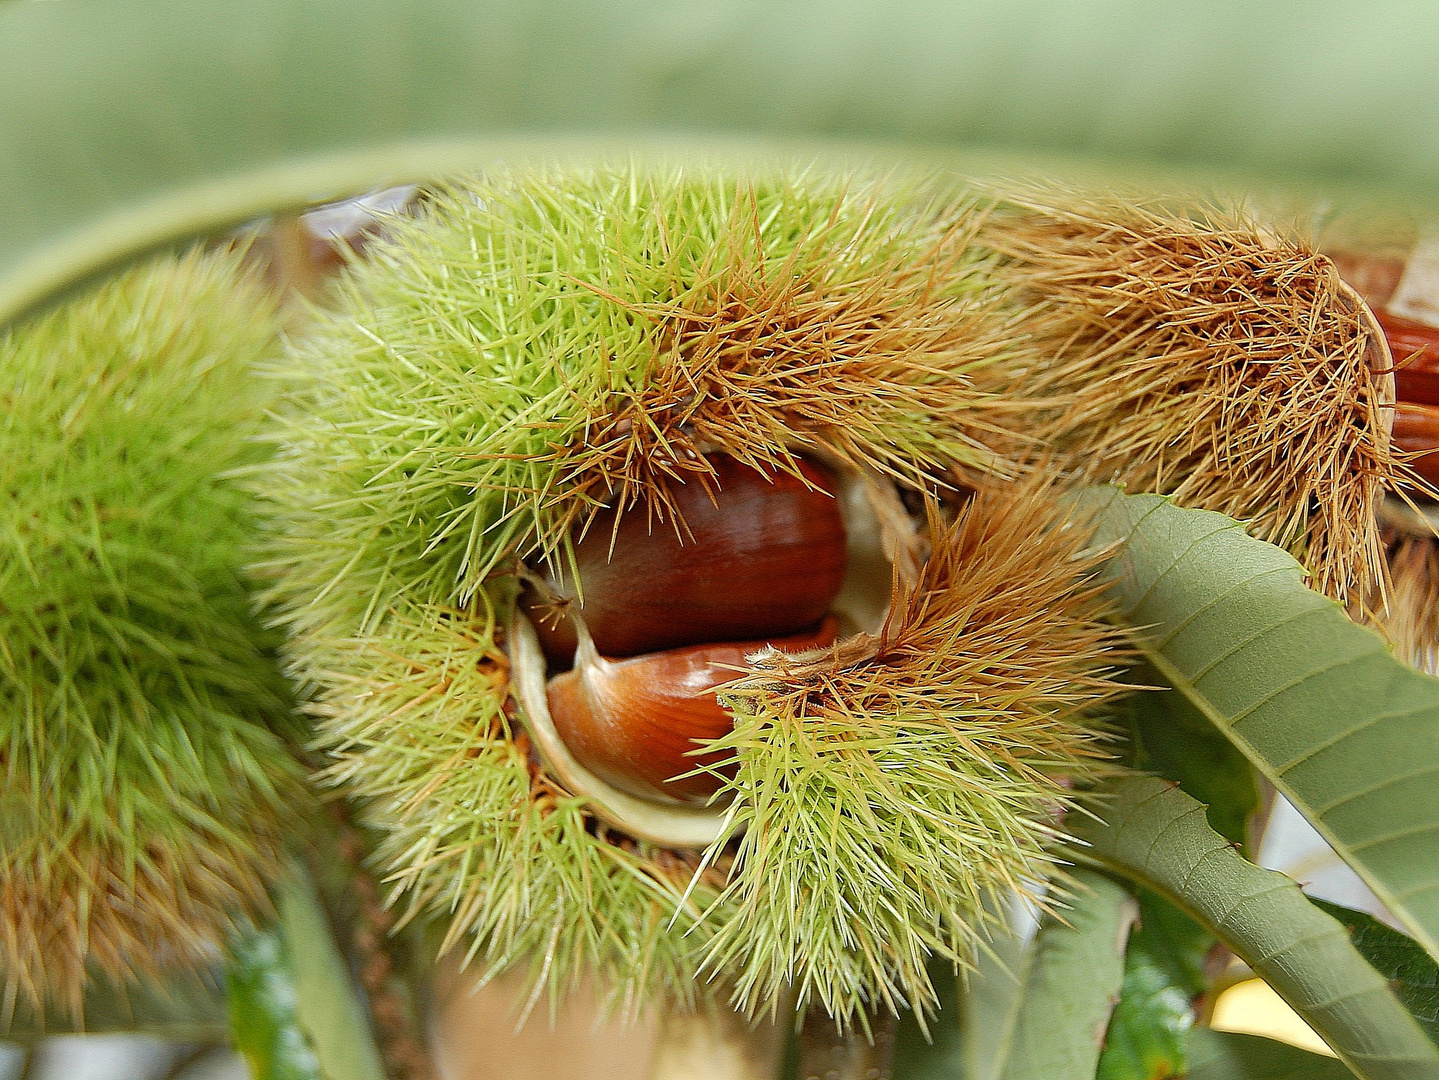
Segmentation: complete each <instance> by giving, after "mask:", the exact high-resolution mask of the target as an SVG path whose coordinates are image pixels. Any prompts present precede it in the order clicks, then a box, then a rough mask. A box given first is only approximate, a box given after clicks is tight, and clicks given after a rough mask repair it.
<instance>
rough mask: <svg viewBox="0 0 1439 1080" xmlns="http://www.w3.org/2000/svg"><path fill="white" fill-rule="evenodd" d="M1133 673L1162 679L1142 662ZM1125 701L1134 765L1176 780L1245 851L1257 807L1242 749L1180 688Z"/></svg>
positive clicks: (1153, 681) (1145, 680) (1146, 680)
mask: <svg viewBox="0 0 1439 1080" xmlns="http://www.w3.org/2000/svg"><path fill="white" fill-rule="evenodd" d="M1134 678H1135V681H1136V682H1138V683H1141V684H1143V685H1146V686H1154V685H1162V679H1161V678H1160V677H1159V676H1158V675H1157V674H1153V673H1152V670H1145V668H1141V669H1140V670H1139V671H1137V672H1135V675H1134ZM1125 705H1126V707H1127V709H1128V711H1129V721H1130V732H1131V742H1132V747H1133V755H1134V761H1133V764H1134V767H1135V768H1136V769H1138V770H1140V771H1141V772H1151V773H1154V774H1156V775H1157V776H1163V777H1165V778H1166V779H1168V780H1175V781H1178V783H1179V786H1180V787H1182V788H1184V790H1185V791H1187V792H1188V793H1189V794H1191V795H1193V796H1194V797H1195V798H1196V799H1198V800H1199V801H1200V802H1202V803H1204V804H1205V806H1207V807H1208V808H1209V809H1208V816H1209V824H1210V826H1211V827H1212V828H1213V829H1214V831H1215V832H1217V833H1218V834H1219V835H1220V836H1222V837H1224V838H1225V839H1226V840H1229V841H1230V842H1231V843H1234V844H1238V845H1239V847H1240V850H1242V851H1245V852H1246V854H1247V853H1248V852H1247V848H1248V843H1249V837H1248V828H1247V827H1248V824H1249V819H1250V817H1251V816H1252V815H1253V814H1254V813H1255V812H1256V811H1257V810H1258V809H1259V785H1258V784H1257V783H1256V782H1255V779H1254V769H1253V768H1252V767H1251V766H1250V764H1249V762H1248V760H1246V759H1245V757H1244V755H1243V754H1242V753H1240V751H1239V750H1238V749H1237V748H1236V747H1235V746H1234V744H1233V743H1231V742H1230V741H1229V740H1228V739H1226V738H1225V737H1224V736H1223V735H1221V734H1220V733H1219V732H1218V731H1216V730H1215V728H1214V725H1213V724H1211V723H1210V722H1209V721H1208V720H1207V719H1206V718H1205V716H1204V714H1203V713H1201V712H1200V711H1199V710H1198V709H1196V708H1195V707H1194V705H1193V704H1191V703H1190V702H1189V700H1188V699H1187V698H1185V697H1184V696H1183V695H1181V694H1175V693H1172V692H1164V691H1159V692H1149V693H1135V694H1131V695H1129V697H1128V698H1127V699H1126V702H1125Z"/></svg>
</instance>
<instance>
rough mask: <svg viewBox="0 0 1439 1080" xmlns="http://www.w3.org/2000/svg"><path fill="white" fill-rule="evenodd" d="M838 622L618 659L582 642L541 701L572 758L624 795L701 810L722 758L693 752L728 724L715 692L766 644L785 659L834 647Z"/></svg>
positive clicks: (832, 620) (714, 786) (717, 784)
mask: <svg viewBox="0 0 1439 1080" xmlns="http://www.w3.org/2000/svg"><path fill="white" fill-rule="evenodd" d="M837 633H838V620H836V619H835V618H834V617H833V616H831V617H829V618H826V619H825V620H824V622H823V623H822V624H821V625H820V626H819V628H818V629H815V630H811V631H808V632H806V633H802V634H795V635H790V636H787V637H782V638H769V639H767V640H760V641H746V642H737V643H723V644H708V645H691V646H688V647H686V648H681V649H671V650H668V651H666V652H656V653H649V654H647V655H644V656H634V657H630V658H629V659H625V660H606V659H605V658H604V657H602V656H600V655H599V654H598V653H597V652H596V650H595V648H594V646H593V644H592V643H591V642H590V640H589V639H587V638H584V637H582V638H581V643H580V646H579V649H578V651H577V653H576V655H575V666H574V669H573V670H572V671H567V672H565V673H564V674H563V675H557V676H555V677H554V678H553V679H551V680H550V681H549V686H548V688H547V691H546V695H545V696H546V699H547V701H548V703H549V710H550V717H551V719H552V721H553V723H554V726H555V730H556V731H557V732H558V733H559V736H560V738H561V739H563V740H564V742H565V745H566V746H567V747H568V748H569V751H570V753H571V754H572V755H574V757H575V760H577V761H578V762H579V763H580V764H582V765H584V766H585V767H586V768H587V769H589V770H590V771H591V772H593V773H594V774H595V775H596V776H598V777H600V779H602V780H604V781H606V782H608V783H610V784H612V785H614V786H615V787H617V788H619V789H620V790H622V791H627V792H629V793H630V794H631V795H638V796H640V797H642V798H646V799H656V798H658V799H672V800H677V801H680V802H695V803H702V802H704V801H705V800H707V799H708V798H709V797H710V796H711V795H713V794H714V793H715V792H716V791H718V790H719V788H720V778H719V777H718V776H716V775H714V774H711V773H700V774H697V775H695V776H685V778H684V779H682V780H675V779H673V778H674V777H677V776H684V774H686V773H688V772H691V771H692V770H693V769H695V768H697V767H698V766H700V765H714V764H716V763H717V762H719V761H722V760H723V759H724V758H725V756H726V755H725V753H723V752H718V753H715V752H711V753H707V754H692V753H691V751H693V750H694V749H695V748H696V743H697V741H699V740H709V739H717V738H719V737H720V736H722V735H724V734H725V733H727V732H728V731H729V730H730V729H731V727H732V726H733V721H732V720H731V719H730V715H729V714H728V713H727V712H725V711H724V709H722V708H720V705H719V702H718V701H716V700H715V688H716V687H717V686H719V685H721V684H723V683H727V682H732V681H733V680H734V679H736V678H738V677H739V675H740V673H741V671H740V670H738V669H743V667H744V658H745V656H746V655H748V654H750V653H753V652H757V651H758V650H760V649H762V648H764V647H765V646H766V645H773V646H774V647H775V648H777V649H782V650H785V651H789V652H803V651H804V650H806V649H815V648H821V647H823V646H827V645H831V644H833V643H834V640H835V638H836V636H837Z"/></svg>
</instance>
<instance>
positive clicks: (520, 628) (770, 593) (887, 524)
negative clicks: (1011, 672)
mask: <svg viewBox="0 0 1439 1080" xmlns="http://www.w3.org/2000/svg"><path fill="white" fill-rule="evenodd" d="M714 464H715V466H716V472H717V473H718V474H719V475H720V476H721V477H722V481H723V484H724V487H722V488H720V489H719V490H718V492H717V494H716V497H715V499H714V500H713V502H712V501H711V500H710V498H709V496H708V494H706V493H704V492H703V490H702V489H700V488H698V487H696V488H695V491H694V497H693V499H692V501H687V502H686V504H685V509H684V510H683V511H682V512H683V513H684V514H685V517H686V524H687V525H688V526H689V529H688V530H687V531H686V532H685V534H684V535H685V542H684V543H683V544H681V543H679V542H678V540H677V538H676V537H675V536H674V534H673V530H672V529H671V527H670V526H669V525H668V524H665V525H663V526H662V527H657V528H656V529H655V530H653V531H652V530H650V529H649V528H648V523H647V522H646V515H645V514H644V512H643V511H642V510H641V511H638V512H633V513H631V514H629V515H626V517H625V518H622V519H621V522H620V535H619V536H618V537H616V538H615V547H614V556H615V557H614V559H613V560H610V559H609V558H608V556H609V550H610V535H609V532H608V531H607V527H608V528H609V529H612V528H613V522H614V519H613V517H608V518H607V519H606V520H602V521H601V522H599V523H596V525H595V526H594V527H593V528H592V530H591V533H592V537H587V538H586V539H585V540H584V541H582V543H581V545H580V546H581V547H583V548H586V550H587V552H588V551H593V552H594V553H595V555H587V558H586V560H585V564H584V566H582V567H581V577H582V580H583V582H584V587H585V596H584V600H585V603H584V606H583V607H581V606H580V605H579V604H578V602H577V601H566V600H565V599H564V598H563V597H560V598H558V599H557V600H556V599H555V598H551V599H549V600H548V601H545V600H542V599H541V594H542V593H543V592H545V591H548V590H549V589H550V588H551V587H552V586H557V585H559V584H560V582H559V581H558V580H557V579H555V578H551V579H550V581H549V582H548V583H546V582H541V583H540V586H539V588H538V589H535V590H534V591H533V592H532V593H531V595H530V596H529V597H528V598H527V600H526V601H522V602H521V603H520V604H519V605H517V606H516V608H515V609H514V611H513V616H512V619H511V621H510V624H509V627H508V632H507V646H506V651H507V653H508V654H509V659H510V676H511V686H512V688H513V691H514V695H515V700H516V703H517V704H518V705H519V707H520V716H521V719H522V721H523V723H524V725H525V728H526V730H527V731H528V732H529V734H530V736H531V738H532V740H533V745H534V747H535V749H536V750H537V751H538V753H539V756H540V759H541V762H542V764H543V767H544V769H545V771H546V772H547V773H549V775H550V776H551V777H553V778H554V780H555V781H557V782H558V783H559V785H560V786H561V787H562V788H564V789H565V790H566V791H569V792H571V793H573V794H575V795H578V796H581V797H583V798H584V799H585V800H586V802H587V804H588V805H589V807H590V809H592V810H593V811H594V813H595V814H596V816H597V817H598V818H599V819H600V820H601V821H603V822H604V823H606V824H607V825H612V826H616V827H618V828H620V829H622V830H624V831H625V832H626V833H627V834H628V835H629V836H632V837H634V838H635V839H637V840H643V841H646V842H650V843H655V844H660V845H663V846H665V847H671V848H677V849H698V848H703V847H705V846H707V845H709V844H712V843H714V842H715V841H716V840H717V839H719V838H721V837H723V836H725V835H728V834H730V833H731V832H732V831H733V830H734V828H736V825H735V824H734V817H733V808H732V806H730V805H725V804H722V803H720V802H718V801H715V800H712V799H709V796H710V795H711V794H713V793H714V792H715V791H717V790H718V788H719V785H720V783H721V780H720V778H719V777H717V776H715V775H706V774H703V773H700V774H698V775H696V776H694V777H686V778H685V779H684V780H675V779H673V778H674V777H678V776H682V775H684V774H686V773H690V772H692V771H693V770H694V769H695V768H696V767H698V766H700V765H704V764H714V762H715V760H716V759H715V758H714V757H711V756H709V755H705V754H691V753H690V752H691V751H693V750H695V749H697V747H696V742H695V740H708V739H713V738H716V737H719V736H722V735H723V734H725V733H726V732H728V731H729V730H730V729H731V725H732V721H731V718H730V716H729V715H728V714H727V713H726V712H725V711H724V710H723V709H721V708H720V707H719V704H718V702H717V701H716V700H715V688H716V687H717V686H718V685H719V684H721V683H724V682H729V681H731V680H732V679H734V678H737V677H739V675H740V674H741V671H742V670H743V669H745V668H747V667H748V666H749V665H748V664H747V663H746V658H747V656H748V655H750V654H753V653H755V652H757V651H760V650H761V649H762V648H763V647H764V646H765V645H766V644H773V645H774V646H776V647H777V648H779V649H781V650H784V651H792V652H799V651H803V650H807V649H814V648H821V647H825V648H828V647H831V646H830V643H831V642H833V643H834V644H833V646H832V647H833V648H836V649H844V648H845V647H846V646H847V644H850V643H853V642H860V641H862V640H863V639H867V638H868V635H872V634H874V633H876V632H878V630H879V628H880V626H881V625H882V624H883V622H884V619H885V618H886V615H887V613H888V609H889V605H890V602H891V599H892V588H893V587H894V586H895V584H896V583H897V582H898V583H903V582H907V581H912V580H913V579H914V577H915V575H916V574H917V571H918V567H919V566H920V565H921V563H922V562H923V557H924V550H923V542H922V540H921V538H920V537H919V535H918V532H917V529H916V527H915V523H914V521H913V519H912V518H911V517H910V515H909V514H908V513H907V512H906V510H905V508H904V506H903V503H902V502H901V500H900V498H899V495H898V493H897V492H896V490H895V488H894V485H893V484H892V483H891V482H890V481H889V480H887V479H886V478H883V477H880V476H878V475H874V474H869V473H860V472H858V471H856V470H853V469H849V468H844V467H842V466H837V467H836V468H834V469H833V470H832V469H830V468H827V467H825V466H822V465H818V464H816V463H814V462H810V461H806V462H805V463H804V466H803V469H804V475H805V477H806V479H807V480H808V481H809V482H810V483H812V484H814V485H815V490H811V489H809V488H807V487H806V486H805V484H804V483H802V482H799V481H798V480H795V481H794V482H793V483H789V482H787V481H786V478H776V479H775V480H774V481H771V480H770V479H768V478H766V477H764V476H761V475H760V474H759V473H757V472H755V471H754V470H752V469H748V468H746V467H744V466H741V465H739V464H738V463H736V462H734V461H733V460H729V459H723V458H715V459H714ZM769 498H774V499H776V501H777V502H779V503H781V504H784V506H783V509H782V510H780V511H779V520H780V521H781V522H787V523H788V525H787V527H786V529H785V530H783V532H784V534H783V535H780V536H778V537H777V538H776V542H777V544H778V546H779V547H780V548H781V551H782V553H783V554H782V558H779V559H775V558H774V557H773V552H771V551H769V550H768V546H767V545H760V549H759V550H758V551H755V550H753V548H752V545H751V546H750V549H749V550H750V554H749V555H748V556H747V557H746V558H731V557H730V555H729V553H728V552H726V551H725V550H723V549H724V548H726V547H727V546H728V545H730V544H731V543H733V542H735V541H736V538H737V542H738V544H739V546H740V547H741V548H742V549H745V548H746V546H747V545H750V539H751V538H752V537H754V536H755V535H764V534H765V532H764V527H759V528H757V527H756V526H755V525H754V524H753V523H752V522H746V521H744V520H740V519H739V517H738V514H739V510H738V509H737V507H744V508H748V509H753V510H754V511H756V512H758V513H760V514H762V515H763V514H764V513H766V512H767V511H766V508H764V507H762V506H757V505H756V504H758V503H763V502H765V501H767V500H768V499H769ZM715 508H723V509H724V510H725V511H727V513H724V514H722V513H719V512H718V511H717V510H716V509H715ZM831 515H832V516H831ZM631 518H632V519H633V520H632V521H631V522H630V525H629V527H628V528H629V530H630V531H629V532H626V524H625V522H626V520H628V519H631ZM775 520H776V519H775V518H774V517H771V518H770V519H769V521H770V523H771V524H770V527H773V524H774V522H775ZM714 522H718V523H719V526H720V527H719V528H718V529H716V530H713V531H711V530H709V526H708V524H707V523H714ZM796 535H798V536H799V537H801V538H808V539H807V540H796ZM592 544H593V545H594V547H593V548H590V547H589V545H592ZM631 544H633V545H635V546H638V547H639V548H640V549H641V551H642V552H644V553H645V554H646V556H647V558H646V559H639V560H634V561H632V560H631V558H630V556H631V554H632V551H631V548H630V546H629V545H631ZM836 548H837V549H838V550H833V549H836ZM668 559H672V560H675V561H676V562H677V563H678V564H679V566H680V568H679V569H676V568H674V567H670V566H668V565H665V562H664V561H665V560H668ZM636 562H637V563H638V565H639V566H640V568H641V569H640V571H639V572H638V576H636V577H634V578H627V577H624V576H622V575H621V574H619V573H618V572H616V571H615V569H614V568H615V567H617V566H621V565H634V564H635V563H636ZM646 562H648V567H647V568H646ZM755 563H759V564H764V565H766V566H768V567H769V568H770V569H769V570H767V571H765V572H764V573H756V572H754V571H753V566H754V564H755ZM585 566H590V567H592V568H594V567H597V568H598V569H599V571H600V573H599V575H598V576H599V579H600V584H599V585H598V586H597V588H596V589H595V592H594V593H592V591H591V582H590V578H589V576H588V574H587V572H586V570H585ZM776 566H779V567H782V568H785V572H784V573H778V572H776V571H775V570H774V568H775V567H776ZM714 567H719V568H722V570H723V572H722V573H715V572H714V571H713V569H712V568H714ZM646 569H647V572H646ZM786 574H788V575H789V577H791V578H794V579H797V581H798V582H799V583H800V584H801V585H803V586H804V587H803V588H796V587H795V586H796V582H795V581H792V580H788V578H786V576H785V575H786ZM654 578H658V579H660V580H662V581H665V582H667V583H668V585H667V588H668V589H669V590H671V595H670V596H668V597H667V596H666V595H665V590H664V589H657V588H655V587H654V585H653V583H652V579H654ZM757 581H759V582H764V586H763V588H758V587H756V585H755V583H756V582H757ZM816 581H818V582H820V583H821V585H822V587H818V588H817V587H815V585H814V583H815V582H816ZM673 592H683V593H684V594H685V595H689V596H693V597H696V602H697V604H698V605H699V606H700V608H701V610H704V611H710V612H713V611H716V610H718V611H720V612H721V613H722V614H723V613H724V612H726V611H733V610H736V609H746V610H748V611H749V612H750V613H751V615H753V613H754V612H755V611H759V612H760V615H761V617H762V618H763V619H765V620H768V621H771V623H772V625H773V624H777V625H780V626H782V627H784V628H785V629H784V630H782V631H770V630H764V629H761V630H744V631H741V632H739V633H734V634H732V635H731V636H729V637H727V638H724V639H720V640H715V639H714V636H713V635H715V634H716V633H718V632H719V631H716V630H715V629H713V627H712V626H711V625H709V624H706V623H705V622H704V621H703V620H699V622H698V629H696V623H695V620H694V617H693V615H692V614H691V613H689V612H688V611H686V609H685V608H684V607H683V605H677V604H675V603H674V602H673V595H672V593H673ZM726 592H728V593H735V594H738V595H737V596H723V595H720V596H716V595H715V594H723V593H726ZM598 593H608V594H609V595H608V596H607V597H606V598H605V600H604V602H597V601H596V594H598ZM796 596H798V597H800V602H798V603H796V604H795V605H794V606H795V607H796V608H797V609H798V610H799V611H800V612H801V613H800V614H795V613H794V612H793V611H783V610H782V611H781V612H780V614H779V616H778V617H776V616H775V615H774V614H773V613H770V612H766V611H764V610H763V609H765V608H768V607H770V606H771V605H774V606H782V605H780V604H778V603H777V601H779V600H781V599H785V598H789V599H793V598H794V597H796ZM815 596H818V597H821V598H823V603H821V602H820V601H819V600H816V599H812V598H813V597H815ZM641 597H648V598H649V607H648V611H649V614H648V616H647V618H648V619H650V620H654V621H658V622H660V623H661V625H660V626H659V627H657V628H645V627H641V630H642V631H644V633H642V634H640V635H639V637H640V638H641V640H658V641H660V642H662V643H665V644H661V645H658V646H654V647H646V648H643V649H642V650H641V652H640V653H639V654H638V655H631V656H628V657H626V656H624V655H623V654H622V653H619V652H618V651H617V650H614V649H611V648H607V647H602V646H600V644H599V642H598V641H596V639H595V637H594V636H592V635H591V634H590V633H589V623H590V619H591V618H592V617H595V616H596V615H597V614H598V613H601V612H605V611H607V610H608V609H609V608H611V607H612V608H613V609H614V614H613V615H612V616H610V617H611V618H612V619H613V620H614V621H616V622H617V623H618V624H619V625H621V626H622V627H623V626H625V625H626V624H627V623H632V622H644V621H645V620H644V619H640V618H636V617H635V616H634V615H633V613H632V612H630V611H628V610H627V607H628V604H629V602H630V601H634V600H638V599H639V598H641ZM667 600H668V601H669V602H668V603H667V602H666V601H667ZM571 605H572V606H571ZM637 606H638V605H637ZM810 612H814V614H813V615H812V616H810V618H809V622H808V623H802V622H801V623H799V624H798V625H794V624H795V623H796V622H798V620H799V619H802V618H805V617H806V615H809V613H810ZM551 615H560V616H561V621H562V622H564V623H567V624H568V625H569V628H570V633H571V634H572V635H573V640H574V642H575V644H573V645H571V646H570V648H571V650H572V651H573V653H574V670H573V671H566V672H562V673H561V674H557V675H555V676H554V678H548V674H547V673H548V672H553V671H554V670H555V669H556V668H563V667H565V666H567V665H568V663H569V661H570V656H569V655H568V654H565V653H564V652H563V650H562V649H561V650H558V651H559V652H560V653H561V657H560V658H559V660H558V662H557V661H556V658H555V656H554V653H555V652H556V651H557V650H555V648H554V638H555V635H554V634H553V633H551V634H550V635H549V638H550V644H551V656H550V657H549V658H547V657H546V654H545V652H544V651H542V648H541V639H540V631H539V629H538V627H537V625H536V624H537V623H539V622H541V621H543V620H545V619H546V618H547V617H549V616H551ZM749 617H750V616H747V617H746V619H747V620H748V619H749ZM671 620H672V621H673V622H674V623H676V624H684V625H686V627H687V629H686V631H685V633H687V634H688V633H695V634H697V637H698V639H697V640H684V639H683V638H681V640H680V641H679V642H678V644H677V645H675V646H673V647H669V646H668V643H670V642H674V641H675V635H674V631H673V630H672V629H671V627H670V626H668V625H666V624H667V623H668V622H670V621H671ZM721 625H724V626H727V627H728V626H733V625H734V624H733V623H729V624H721ZM744 625H748V621H746V623H745V624H744ZM848 635H855V636H854V637H848ZM631 640H632V641H633V640H634V639H633V638H631ZM736 669H740V670H736Z"/></svg>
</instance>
